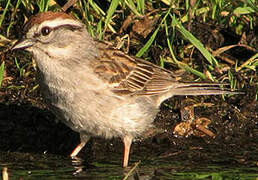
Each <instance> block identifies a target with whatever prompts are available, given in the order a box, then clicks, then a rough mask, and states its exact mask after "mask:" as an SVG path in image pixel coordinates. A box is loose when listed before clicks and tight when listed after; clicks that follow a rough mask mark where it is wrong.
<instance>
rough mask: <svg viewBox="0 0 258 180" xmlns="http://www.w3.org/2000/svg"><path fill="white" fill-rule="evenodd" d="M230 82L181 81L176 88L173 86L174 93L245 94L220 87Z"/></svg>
mask: <svg viewBox="0 0 258 180" xmlns="http://www.w3.org/2000/svg"><path fill="white" fill-rule="evenodd" d="M225 85H228V84H222V83H180V84H179V85H178V86H177V87H176V88H171V92H172V94H173V95H218V94H243V92H239V91H232V90H231V89H229V88H224V87H219V86H225Z"/></svg>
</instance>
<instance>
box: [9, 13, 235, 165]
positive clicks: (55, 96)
mask: <svg viewBox="0 0 258 180" xmlns="http://www.w3.org/2000/svg"><path fill="white" fill-rule="evenodd" d="M24 30H25V36H24V38H23V39H21V40H20V41H19V42H17V43H16V44H15V46H14V47H13V48H12V49H26V50H27V51H29V52H31V53H32V54H33V56H34V59H35V61H36V64H37V67H38V70H39V82H40V89H41V93H42V95H43V97H44V98H45V99H46V102H47V103H48V104H49V106H50V109H51V110H52V111H53V112H54V113H55V114H56V116H57V117H59V118H60V119H62V121H63V122H64V123H65V124H66V125H68V126H69V127H70V128H72V129H73V130H74V131H76V132H78V133H80V137H81V143H80V144H79V145H78V146H77V147H76V148H75V150H74V151H73V152H72V154H71V156H72V157H73V156H76V155H77V154H78V153H79V151H80V150H81V149H82V148H83V147H84V145H85V144H86V143H87V141H88V140H89V139H90V137H91V136H100V137H104V138H112V137H120V138H121V139H122V141H123V143H124V159H123V167H126V166H127V165H128V159H129V152H130V146H131V143H132V140H133V139H134V138H135V137H137V136H140V135H141V134H142V133H143V132H144V131H145V130H146V129H148V128H150V127H151V126H152V122H153V120H154V118H155V116H156V114H157V112H158V111H159V106H160V104H161V103H162V102H163V101H164V100H166V99H167V98H169V97H171V96H174V95H212V94H229V93H236V92H231V91H230V90H227V89H224V90H222V89H220V88H219V87H218V85H220V84H212V83H191V82H190V83H185V82H180V81H178V80H176V78H175V77H174V76H173V74H172V72H170V71H167V70H165V69H162V68H160V67H158V66H156V65H154V64H152V63H149V62H147V61H144V60H142V59H139V58H136V57H131V56H129V55H127V54H125V53H124V52H122V51H120V50H118V49H115V48H114V47H112V46H111V45H110V44H108V43H106V42H102V41H98V40H94V39H93V38H92V37H91V36H90V35H89V33H88V32H87V31H86V29H85V26H84V24H83V23H81V22H80V21H78V20H76V19H74V18H72V17H71V16H69V15H68V14H65V13H62V12H44V13H39V14H37V15H35V16H33V17H32V18H31V19H30V20H29V21H28V22H27V23H26V25H25V27H24Z"/></svg>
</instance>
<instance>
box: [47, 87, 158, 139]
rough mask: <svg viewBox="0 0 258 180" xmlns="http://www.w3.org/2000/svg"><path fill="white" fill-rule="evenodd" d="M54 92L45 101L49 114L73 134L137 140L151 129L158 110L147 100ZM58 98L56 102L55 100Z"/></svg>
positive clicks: (90, 93) (92, 92)
mask: <svg viewBox="0 0 258 180" xmlns="http://www.w3.org/2000/svg"><path fill="white" fill-rule="evenodd" d="M85 93H87V95H83V94H80V93H78V94H76V93H74V92H69V93H68V92H64V91H60V89H59V90H58V91H55V95H54V98H53V97H52V98H50V99H49V98H48V99H49V101H50V104H51V105H52V106H53V108H52V110H53V112H54V113H55V114H56V115H57V116H58V117H60V119H61V120H62V121H63V122H64V123H65V124H66V125H68V126H69V127H70V128H71V129H73V130H74V131H77V132H83V133H87V134H89V135H91V136H100V137H104V138H112V137H122V136H124V135H131V136H133V137H135V136H139V135H140V134H141V133H142V132H144V131H145V130H146V129H147V128H149V127H151V125H152V122H153V120H154V117H155V116H156V114H157V112H158V108H157V107H154V106H153V105H152V103H151V102H150V100H149V99H145V98H135V99H123V98H117V97H115V96H114V95H112V94H110V93H109V92H106V93H105V92H103V94H104V95H101V94H100V93H99V92H95V91H87V92H84V94H85ZM57 97H58V98H57Z"/></svg>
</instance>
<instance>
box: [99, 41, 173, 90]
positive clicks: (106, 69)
mask: <svg viewBox="0 0 258 180" xmlns="http://www.w3.org/2000/svg"><path fill="white" fill-rule="evenodd" d="M98 48H99V50H100V52H101V55H100V56H99V59H98V61H97V63H96V65H95V67H94V70H95V73H96V74H98V75H99V77H100V78H102V79H103V80H104V81H106V82H108V83H109V85H110V87H112V88H113V91H114V92H115V93H117V94H121V95H122V94H124V95H130V94H137V95H157V94H160V93H162V92H166V91H167V90H168V89H169V88H170V87H171V85H172V84H173V82H176V77H173V76H172V73H171V72H169V71H167V70H165V69H162V68H160V67H158V66H156V65H154V64H152V63H150V62H148V61H144V60H142V59H139V58H136V57H130V56H128V55H127V54H125V53H124V52H122V51H120V50H118V49H115V48H113V47H112V46H108V44H103V42H102V44H98Z"/></svg>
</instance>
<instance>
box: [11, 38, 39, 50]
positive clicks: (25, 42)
mask: <svg viewBox="0 0 258 180" xmlns="http://www.w3.org/2000/svg"><path fill="white" fill-rule="evenodd" d="M34 44H35V41H34V40H33V39H21V40H19V41H17V42H16V43H15V44H14V46H13V47H12V50H17V49H27V48H29V47H31V46H33V45H34Z"/></svg>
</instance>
